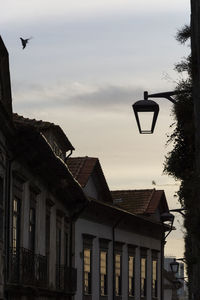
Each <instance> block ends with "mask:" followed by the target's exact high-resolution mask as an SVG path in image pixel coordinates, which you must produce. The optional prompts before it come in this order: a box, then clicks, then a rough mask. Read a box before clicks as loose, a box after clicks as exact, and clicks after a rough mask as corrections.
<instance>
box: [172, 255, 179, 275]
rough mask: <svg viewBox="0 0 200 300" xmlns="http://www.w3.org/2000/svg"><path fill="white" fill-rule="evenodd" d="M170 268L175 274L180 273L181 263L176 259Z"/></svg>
mask: <svg viewBox="0 0 200 300" xmlns="http://www.w3.org/2000/svg"><path fill="white" fill-rule="evenodd" d="M170 268H171V271H172V273H173V274H176V273H178V269H179V263H178V262H177V261H176V259H175V258H174V260H173V261H172V262H171V263H170Z"/></svg>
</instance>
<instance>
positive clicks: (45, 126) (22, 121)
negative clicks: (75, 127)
mask: <svg viewBox="0 0 200 300" xmlns="http://www.w3.org/2000/svg"><path fill="white" fill-rule="evenodd" d="M13 121H14V123H15V125H16V127H19V126H20V127H21V126H23V127H34V128H35V129H37V130H38V131H39V132H45V131H47V130H49V129H53V130H55V132H56V134H57V135H58V136H59V137H60V139H61V141H62V143H64V145H65V147H66V148H67V151H68V150H74V147H73V146H72V144H71V143H70V141H69V140H68V138H67V136H66V135H65V133H64V132H63V130H62V129H61V127H60V126H58V125H55V124H54V123H51V122H46V121H42V120H36V119H29V118H24V117H23V116H20V115H18V114H16V113H14V114H13Z"/></svg>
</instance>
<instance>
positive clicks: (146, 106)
mask: <svg viewBox="0 0 200 300" xmlns="http://www.w3.org/2000/svg"><path fill="white" fill-rule="evenodd" d="M132 107H133V111H134V113H135V118H136V122H137V126H138V129H139V132H140V133H141V134H149V133H153V131H154V128H155V124H156V120H157V117H158V113H159V105H158V104H157V103H156V102H154V101H153V100H139V101H137V102H135V103H134V104H133V105H132ZM140 113H152V120H151V122H150V125H149V128H143V127H142V123H141V120H140V118H139V114H140ZM144 115H145V114H144ZM146 115H147V114H146Z"/></svg>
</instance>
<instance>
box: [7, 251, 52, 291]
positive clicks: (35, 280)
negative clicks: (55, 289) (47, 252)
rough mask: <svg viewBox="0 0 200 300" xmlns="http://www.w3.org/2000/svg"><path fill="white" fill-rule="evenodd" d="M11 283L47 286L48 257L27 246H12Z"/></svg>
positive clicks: (10, 262)
mask: <svg viewBox="0 0 200 300" xmlns="http://www.w3.org/2000/svg"><path fill="white" fill-rule="evenodd" d="M8 282H9V283H15V284H24V285H32V286H40V287H46V286H47V257H46V256H43V255H40V254H35V253H34V252H33V251H31V250H29V249H26V248H19V249H16V248H10V253H9V278H8Z"/></svg>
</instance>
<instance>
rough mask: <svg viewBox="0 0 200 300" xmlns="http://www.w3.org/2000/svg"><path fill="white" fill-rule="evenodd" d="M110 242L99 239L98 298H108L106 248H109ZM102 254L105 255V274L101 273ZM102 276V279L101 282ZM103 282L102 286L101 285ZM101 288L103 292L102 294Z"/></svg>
mask: <svg viewBox="0 0 200 300" xmlns="http://www.w3.org/2000/svg"><path fill="white" fill-rule="evenodd" d="M109 242H110V240H108V239H104V238H99V295H100V298H101V297H102V298H103V299H107V297H108V248H109ZM102 252H104V253H105V254H106V265H105V270H106V274H102V273H101V253H102ZM102 275H104V279H103V281H102ZM102 282H103V285H102ZM102 288H103V289H104V292H103V293H102Z"/></svg>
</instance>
